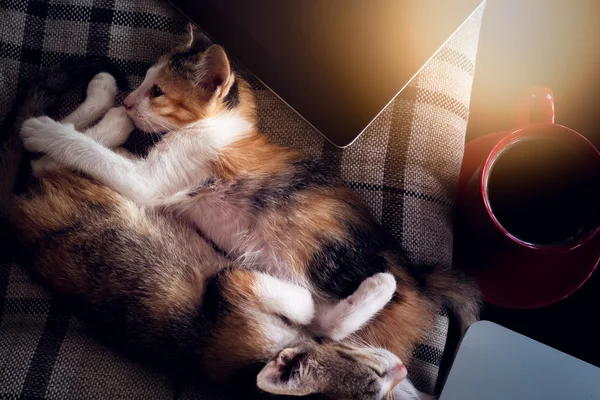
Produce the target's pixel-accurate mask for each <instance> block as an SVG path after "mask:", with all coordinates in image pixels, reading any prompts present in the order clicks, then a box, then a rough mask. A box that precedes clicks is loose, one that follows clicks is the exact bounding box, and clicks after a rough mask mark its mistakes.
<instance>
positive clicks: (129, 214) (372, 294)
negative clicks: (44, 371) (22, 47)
mask: <svg viewBox="0 0 600 400" xmlns="http://www.w3.org/2000/svg"><path fill="white" fill-rule="evenodd" d="M101 67H103V66H102V65H101V64H100V65H95V64H93V63H85V64H83V65H82V64H78V63H65V64H64V65H61V66H59V67H56V68H54V69H52V70H50V71H49V73H48V74H47V75H46V77H45V78H44V79H42V80H41V81H40V82H38V83H37V84H35V85H33V87H32V89H31V90H30V92H29V93H28V95H27V98H26V100H25V104H24V105H23V107H22V108H21V114H20V116H19V117H18V118H17V125H19V121H21V120H22V119H24V118H27V117H29V116H35V115H40V114H43V113H44V112H45V110H46V109H47V108H48V107H50V106H51V105H52V103H53V102H55V101H56V99H57V98H58V95H59V94H60V92H61V91H64V90H65V89H66V88H67V87H68V86H70V85H72V84H73V83H75V82H76V81H77V79H85V77H87V76H89V75H90V71H95V70H97V69H99V68H101ZM87 93H88V96H87V99H86V100H85V102H84V103H83V104H82V105H81V106H80V107H78V108H77V109H76V110H75V111H74V112H73V113H72V114H70V115H69V116H67V117H66V118H65V119H63V123H70V124H73V125H74V126H77V127H78V128H79V129H82V130H84V129H86V128H87V127H88V126H89V125H90V124H91V122H93V121H94V120H96V119H97V118H98V117H99V116H101V115H103V114H104V113H105V112H106V110H107V109H108V107H110V106H111V105H112V104H113V102H114V96H115V94H116V86H115V81H114V79H113V78H112V77H111V76H110V75H108V74H105V73H100V74H98V75H96V76H95V78H94V79H93V80H92V81H91V82H90V84H89V86H88V90H87ZM132 128H133V125H132V123H131V121H130V120H129V118H128V117H127V115H126V113H125V111H124V110H123V109H122V108H115V109H111V110H109V111H108V113H106V115H105V116H104V118H103V119H102V120H101V121H100V122H99V123H98V124H97V125H95V126H93V127H90V128H88V129H87V130H85V134H86V135H87V136H88V137H90V138H93V139H95V140H97V141H98V142H99V143H101V144H102V145H104V146H106V147H107V148H114V147H116V146H118V145H120V144H121V143H123V141H124V140H125V138H126V137H127V135H128V134H129V132H130V131H131V130H132ZM15 139H16V140H15ZM8 144H9V145H8V146H7V147H5V146H3V152H2V154H1V155H2V157H0V162H2V165H3V167H4V169H3V170H4V171H5V175H3V178H4V182H3V183H5V184H8V182H9V181H12V179H13V178H14V176H15V174H16V165H17V164H18V163H17V158H18V154H19V151H18V150H19V149H18V147H19V143H18V139H17V138H13V141H12V142H9V143H8ZM15 155H17V157H15ZM34 163H35V164H36V165H37V167H36V174H37V175H38V178H39V182H38V184H37V185H35V186H34V187H31V188H29V189H27V190H26V192H25V193H24V194H21V195H19V196H17V197H15V198H13V199H9V198H6V197H5V196H4V197H3V199H2V200H3V201H2V203H1V205H2V211H3V216H6V215H8V216H9V217H10V219H11V220H12V225H13V227H14V229H15V233H16V236H17V238H18V240H19V242H20V247H21V252H20V258H21V261H22V262H23V264H24V265H27V266H29V267H31V268H32V269H33V271H34V272H35V273H36V274H37V275H38V276H39V277H40V278H41V279H42V280H43V281H44V282H45V283H46V284H48V285H49V286H50V287H51V288H52V289H54V290H55V291H57V292H58V293H59V294H61V295H62V296H68V297H70V298H71V299H72V300H73V304H78V305H80V308H81V310H80V311H81V312H80V315H81V316H82V317H83V318H84V319H86V320H87V321H88V323H91V324H92V325H94V326H95V327H96V328H97V329H99V330H102V331H105V332H106V333H107V334H108V335H107V336H109V337H110V338H111V339H112V341H113V342H114V343H115V344H117V345H119V346H120V347H122V348H124V349H126V350H127V351H128V352H130V353H134V354H136V355H138V356H144V357H146V358H149V359H151V360H154V361H160V362H169V363H172V364H173V365H178V366H182V365H187V366H189V367H190V368H191V369H192V370H198V371H202V372H203V373H204V374H206V375H208V376H209V377H210V378H211V379H213V380H215V381H223V380H226V379H228V378H229V377H230V376H231V375H232V374H233V373H234V372H235V371H236V370H239V369H242V368H243V367H247V366H251V365H253V364H259V365H261V364H262V365H264V364H266V366H265V367H264V369H263V370H262V372H261V373H260V374H259V375H258V379H257V384H258V386H259V387H260V388H262V389H264V390H266V391H270V392H273V393H287V392H290V391H293V392H294V394H297V395H299V394H312V393H322V394H325V395H326V396H329V397H330V398H334V399H346V398H348V399H349V398H360V399H374V400H375V399H381V398H384V397H386V398H388V397H391V396H392V394H391V389H392V388H394V387H395V386H396V385H397V384H398V382H400V381H402V382H400V385H399V387H398V388H397V390H400V391H408V392H410V393H412V394H411V397H395V398H406V399H411V398H417V397H413V396H418V394H417V392H416V391H415V390H414V388H413V387H412V385H411V384H410V382H409V381H408V380H403V379H404V378H405V377H406V368H405V367H404V366H403V365H402V363H401V362H400V360H399V359H398V358H397V357H396V356H395V355H394V354H392V353H390V352H388V351H386V350H383V349H376V348H370V347H362V348H361V347H356V346H350V345H348V344H340V343H332V342H331V343H325V344H318V343H317V342H316V341H315V340H314V339H313V336H314V335H313V334H312V333H311V331H310V329H311V322H312V320H313V318H314V311H315V310H314V303H313V300H312V296H311V294H310V292H309V291H308V290H306V289H305V288H303V287H301V286H298V285H294V284H292V283H289V282H285V281H282V280H280V279H277V278H275V277H272V276H270V275H267V274H265V273H261V272H257V271H250V270H248V269H246V268H244V267H243V266H241V265H238V264H236V263H234V262H232V261H231V260H229V259H227V258H226V257H224V256H223V255H222V254H220V253H219V252H217V251H215V249H213V247H212V246H211V245H210V244H209V243H207V242H206V241H205V240H204V239H203V238H202V237H201V236H199V235H197V234H196V233H195V231H194V229H193V228H192V227H190V226H189V224H186V223H183V222H180V221H177V220H176V219H175V218H171V217H169V216H166V215H163V214H161V213H159V212H157V211H156V210H152V209H149V208H147V207H142V206H139V205H136V204H135V203H134V202H132V201H131V200H128V199H127V198H125V197H123V196H121V195H119V194H117V193H116V192H114V191H113V190H111V189H109V188H107V187H106V186H103V185H101V184H98V183H97V182H94V181H93V180H91V179H89V178H86V177H84V176H82V175H78V174H76V173H73V172H71V171H68V170H66V169H64V168H60V167H57V166H56V165H55V164H53V163H52V162H51V160H49V159H48V158H47V157H43V158H42V159H41V160H38V161H35V162H34ZM7 206H8V209H7ZM382 276H383V278H382ZM381 279H384V280H385V279H388V280H389V278H386V277H385V274H376V275H374V276H373V277H370V278H368V279H366V280H365V281H364V282H362V283H361V285H359V287H358V289H357V290H356V292H355V293H353V294H352V295H351V296H350V297H348V298H347V299H344V301H345V302H348V303H352V304H354V305H356V304H358V303H359V302H357V301H355V300H357V299H359V300H360V299H367V298H369V299H371V300H373V302H374V303H377V302H378V301H382V300H378V298H377V296H378V295H381V293H380V292H378V291H377V290H374V289H378V288H381V287H383V286H385V284H382V283H381V282H380V280H381ZM386 296H387V295H386ZM387 300H389V298H388V299H387ZM387 300H385V301H387ZM383 304H385V302H384V303H383ZM376 311H377V310H376ZM339 322H340V323H344V320H343V319H339ZM240 332H243V335H240ZM273 355H274V356H273ZM270 359H271V361H269V360H270ZM394 393H396V392H394ZM398 393H399V392H398Z"/></svg>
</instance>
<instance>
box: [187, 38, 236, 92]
mask: <svg viewBox="0 0 600 400" xmlns="http://www.w3.org/2000/svg"><path fill="white" fill-rule="evenodd" d="M234 79H235V78H234V76H233V74H232V73H231V66H230V65H229V59H228V58H227V54H225V50H223V48H222V47H221V46H218V45H216V44H213V45H212V46H210V47H209V48H208V50H206V51H205V52H204V53H202V54H201V59H200V62H199V63H198V66H197V74H196V81H197V82H198V84H200V85H202V86H204V87H205V88H206V89H207V90H209V91H214V92H215V93H214V95H215V96H216V97H217V98H223V97H225V96H226V95H227V93H228V92H229V89H230V88H231V85H232V84H233V81H234Z"/></svg>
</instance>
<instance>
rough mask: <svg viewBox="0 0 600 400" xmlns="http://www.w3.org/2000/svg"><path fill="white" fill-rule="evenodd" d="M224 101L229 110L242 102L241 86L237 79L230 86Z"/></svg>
mask: <svg viewBox="0 0 600 400" xmlns="http://www.w3.org/2000/svg"><path fill="white" fill-rule="evenodd" d="M223 103H225V106H226V107H227V109H228V110H233V109H234V108H236V107H237V106H238V105H239V104H240V87H239V85H238V81H237V79H236V80H235V81H234V82H233V85H231V88H229V93H227V96H225V98H224V99H223Z"/></svg>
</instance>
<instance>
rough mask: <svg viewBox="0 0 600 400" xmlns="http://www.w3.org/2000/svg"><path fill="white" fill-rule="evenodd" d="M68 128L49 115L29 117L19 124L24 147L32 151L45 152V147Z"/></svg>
mask: <svg viewBox="0 0 600 400" xmlns="http://www.w3.org/2000/svg"><path fill="white" fill-rule="evenodd" d="M66 129H68V126H65V125H63V124H61V123H60V122H57V121H55V120H53V119H52V118H50V117H46V116H43V117H37V118H30V119H28V120H27V121H25V122H23V125H22V126H21V140H22V141H23V145H24V146H25V149H27V150H28V151H30V152H33V153H45V152H46V151H47V148H48V147H49V146H50V145H51V144H52V143H53V142H54V141H56V140H57V139H58V138H60V137H61V136H62V135H63V134H64V133H65V131H66Z"/></svg>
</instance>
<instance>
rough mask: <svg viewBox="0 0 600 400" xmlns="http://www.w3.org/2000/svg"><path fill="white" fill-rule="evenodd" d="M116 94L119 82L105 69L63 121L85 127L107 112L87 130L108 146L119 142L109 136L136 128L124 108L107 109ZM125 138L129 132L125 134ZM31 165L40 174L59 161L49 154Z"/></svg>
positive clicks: (80, 128)
mask: <svg viewBox="0 0 600 400" xmlns="http://www.w3.org/2000/svg"><path fill="white" fill-rule="evenodd" d="M116 95H117V84H116V81H115V78H113V77H112V75H110V74H107V73H105V72H101V73H99V74H97V75H96V76H94V78H93V79H92V80H91V81H90V83H88V87H87V96H86V99H85V101H84V102H83V103H82V104H81V105H79V107H77V108H76V109H75V110H74V111H73V112H72V113H71V114H69V115H67V116H66V117H65V118H64V119H63V120H62V121H61V123H63V124H73V125H74V127H75V128H76V129H77V130H82V129H84V128H86V127H88V126H89V125H90V124H91V123H92V122H94V121H96V120H97V119H98V118H100V117H101V116H103V115H104V118H103V119H102V120H101V121H100V122H99V123H98V124H96V125H95V126H94V127H92V128H89V129H87V130H86V131H85V132H84V133H85V134H86V135H88V136H90V137H92V138H93V139H94V140H96V141H98V142H99V143H102V144H103V145H105V146H107V147H116V146H119V145H120V144H122V142H121V143H118V142H116V143H114V144H112V143H111V142H110V141H109V140H112V141H115V140H118V139H119V136H123V135H125V134H126V135H129V133H131V131H132V130H133V122H131V121H129V117H127V114H126V112H125V109H122V110H121V111H113V110H110V111H109V112H108V113H107V111H108V110H109V109H110V108H111V107H112V105H113V104H114V102H115V97H116ZM116 110H118V109H116ZM105 114H106V115H105ZM106 117H108V118H106ZM127 130H128V132H127ZM106 132H113V133H114V135H113V136H114V138H113V137H111V136H110V135H107V134H106ZM123 132H126V133H123ZM126 138H127V136H125V139H126ZM123 141H124V139H123ZM31 168H32V171H33V174H34V176H39V174H41V173H42V172H44V171H50V170H56V169H57V168H59V164H58V163H57V162H55V161H54V160H52V159H51V158H50V157H48V156H43V157H42V158H40V159H38V160H33V161H32V163H31Z"/></svg>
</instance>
